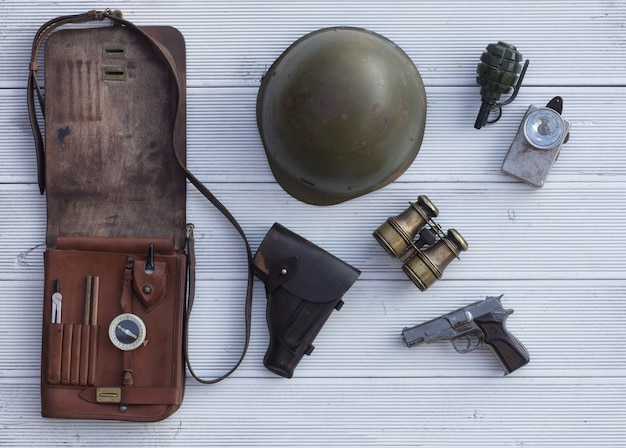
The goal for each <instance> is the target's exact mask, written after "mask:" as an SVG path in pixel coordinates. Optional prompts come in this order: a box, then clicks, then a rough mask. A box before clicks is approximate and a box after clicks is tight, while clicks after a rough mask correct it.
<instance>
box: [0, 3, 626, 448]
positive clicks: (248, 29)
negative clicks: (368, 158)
mask: <svg viewBox="0 0 626 448" xmlns="http://www.w3.org/2000/svg"><path fill="white" fill-rule="evenodd" d="M102 7H111V8H120V9H123V10H124V12H125V14H126V17H127V18H128V19H130V20H132V21H134V22H135V23H137V24H140V25H156V24H158V25H171V26H175V27H177V28H178V29H180V30H181V32H182V33H183V35H184V36H185V39H186V43H187V58H188V87H189V89H188V141H189V166H190V168H191V169H192V171H193V172H194V173H196V175H197V176H198V177H200V178H201V179H202V180H203V181H205V182H206V183H207V185H208V186H209V188H211V189H212V191H213V192H214V193H215V194H216V196H218V197H219V198H220V199H221V200H222V201H223V202H224V204H225V205H226V206H227V207H229V208H230V209H231V211H232V212H233V214H234V215H235V216H236V217H237V218H238V219H239V221H240V223H241V224H242V226H243V228H244V230H245V231H246V233H247V234H248V236H249V239H250V242H251V245H252V247H253V250H255V249H256V247H258V245H259V243H260V241H261V240H262V238H263V236H264V235H265V233H266V232H267V230H268V229H269V227H270V226H271V225H272V223H273V222H275V221H278V222H280V223H282V224H284V225H285V226H287V227H289V228H291V229H292V230H294V231H296V232H298V233H300V234H301V235H302V236H304V237H306V238H308V239H310V240H312V241H314V242H316V243H317V244H319V245H320V246H322V247H324V248H326V249H327V250H329V251H330V252H332V253H334V254H335V255H337V256H339V257H340V258H342V259H344V260H345V261H347V262H349V263H351V264H353V265H354V266H356V267H358V268H359V269H361V270H362V271H363V274H362V276H361V277H360V279H359V280H358V281H357V283H356V284H355V285H354V287H353V288H352V289H351V290H350V291H349V292H348V294H346V296H345V297H344V300H345V302H346V306H345V307H344V308H343V309H342V311H341V312H339V313H334V314H333V316H332V317H331V318H330V320H329V321H328V323H327V324H326V325H325V327H324V328H323V330H322V332H321V333H320V335H319V336H318V338H317V339H316V342H315V345H316V350H315V352H314V353H313V354H312V355H311V356H310V357H308V358H306V359H304V360H303V361H302V362H301V363H300V365H299V366H298V368H297V369H296V374H295V377H294V378H293V379H290V380H288V379H284V378H279V377H276V376H275V375H273V374H271V373H270V372H269V371H267V370H266V369H265V368H264V367H263V365H262V357H263V354H264V353H265V349H266V346H267V342H268V337H267V329H266V326H265V315H264V313H265V298H264V290H263V287H262V284H261V283H260V282H259V281H258V280H257V281H256V283H255V302H254V307H253V328H252V340H251V346H250V350H249V354H248V356H247V357H246V360H245V361H244V363H243V365H242V366H241V367H240V369H239V370H238V371H237V372H236V373H235V374H234V375H233V377H231V378H229V379H227V380H225V381H223V382H221V383H219V384H217V385H214V386H203V385H200V384H198V383H195V382H194V381H193V380H192V379H189V381H188V385H187V391H186V395H185V401H184V403H183V406H182V407H181V409H180V410H179V411H178V412H177V413H176V414H174V415H173V416H172V417H170V418H169V419H167V420H165V421H163V422H158V423H151V424H135V423H120V422H93V421H70V420H51V419H43V418H41V417H40V414H39V381H38V376H39V350H40V349H39V347H40V340H41V334H40V319H41V317H40V315H41V294H42V278H43V265H42V251H43V242H44V235H45V198H44V197H42V196H40V195H39V194H38V189H37V186H36V185H35V182H36V170H35V156H34V149H33V144H32V136H31V133H30V129H29V126H28V117H27V110H26V104H25V85H26V78H27V67H28V59H29V52H30V45H31V41H32V37H33V35H34V33H35V32H36V30H37V28H38V27H39V25H41V24H42V23H43V22H45V21H47V20H48V19H50V18H52V17H55V16H57V15H62V14H73V13H79V12H83V11H86V10H89V9H93V8H102ZM625 21H626V2H624V1H592V2H589V1H575V0H572V1H558V0H557V1H551V2H546V1H476V2H466V1H457V2H441V1H419V2H417V1H387V2H375V1H367V0H361V1H351V0H343V1H302V2H298V1H273V2H263V1H252V0H251V1H243V0H231V1H211V2H199V1H192V0H183V1H178V2H166V1H161V0H152V1H112V2H111V3H109V4H106V5H96V4H93V3H91V2H86V1H73V0H72V1H65V2H49V1H42V0H41V1H32V0H29V1H18V0H13V1H7V0H0V58H1V60H0V62H1V63H0V446H7V447H13V446H15V447H18V446H29V447H33V446H46V447H54V446H135V447H138V446H150V447H154V446H168V447H173V446H181V447H191V446H215V447H224V446H266V447H276V446H285V447H287V446H288V447H293V446H337V447H342V446H345V447H347V446H354V447H363V446H425V447H451V446H465V447H509V446H511V447H557V446H562V447H568V448H569V447H621V446H625V445H626V426H625V425H624V421H626V346H625V344H624V343H623V340H624V337H625V335H626V330H625V327H626V269H625V267H626V250H625V249H626V231H625V230H624V224H623V222H624V219H625V218H626V206H625V198H624V195H625V193H626V176H625V174H626V144H625V143H624V141H625V140H626V135H625V134H626V131H625V130H624V129H625V126H624V122H625V120H626V107H625V106H624V104H625V101H626V57H625V56H624V48H625V47H626V30H625V28H624V27H625ZM332 25H350V26H359V27H364V28H368V29H370V30H372V31H376V32H378V33H381V34H383V35H385V36H386V37H388V38H390V39H392V40H393V41H395V42H396V43H397V44H398V45H400V46H401V47H402V48H403V49H404V50H405V51H406V52H407V53H408V54H409V56H410V57H411V58H412V59H413V61H414V62H415V64H416V66H417V67H418V69H419V70H420V73H421V74H422V77H423V79H424V83H425V85H426V92H427V96H428V120H427V126H426V136H425V139H424V143H423V145H422V149H421V151H420V154H419V155H418V157H417V159H416V161H415V163H414V164H413V165H412V166H411V167H410V168H409V170H408V171H407V172H406V173H405V174H404V175H403V176H402V177H401V178H400V179H398V180H397V181H396V182H394V183H393V184H392V185H390V186H388V187H386V188H384V189H382V190H379V191H377V192H375V193H372V194H370V195H367V196H364V197H361V198H358V199H355V200H353V201H349V202H347V203H344V204H340V205H337V206H332V207H315V206H310V205H306V204H303V203H300V202H298V201H296V200H294V199H292V198H291V197H290V196H288V195H287V194H286V193H284V192H283V191H282V190H281V188H280V187H279V186H278V185H277V184H276V183H275V181H274V179H273V177H272V175H271V172H270V170H269V167H268V165H267V161H266V159H265V155H264V151H263V148H262V145H261V142H260V139H259V136H258V132H257V129H256V122H255V101H256V94H257V89H258V86H259V82H260V79H261V76H262V75H263V74H264V72H265V71H266V70H267V68H268V67H269V66H270V65H271V63H272V62H273V61H274V59H275V58H276V57H278V55H279V54H280V53H281V52H282V51H283V50H284V49H285V48H286V47H287V46H288V45H289V44H290V43H292V42H293V41H294V40H295V39H297V38H299V37H300V36H302V35H304V34H306V33H308V32H310V31H313V30H316V29H318V28H321V27H325V26H332ZM497 40H504V41H507V42H510V43H513V44H515V45H516V46H517V47H518V48H519V49H520V50H521V51H522V53H523V54H524V57H525V58H528V59H530V60H531V63H530V67H529V70H528V73H527V75H526V78H525V81H524V87H522V89H521V91H520V94H519V96H518V99H517V100H516V101H515V102H514V103H513V104H511V105H509V106H506V107H505V108H504V115H503V118H502V120H501V121H500V122H499V123H498V124H496V125H494V126H490V127H487V128H484V129H481V130H480V131H477V130H475V129H474V128H473V123H474V119H475V117H476V113H477V111H478V107H479V101H480V100H479V95H478V90H479V89H478V87H477V86H476V85H475V84H474V71H475V67H476V64H477V62H478V58H479V56H480V54H481V52H482V51H483V49H484V47H485V46H486V45H487V44H488V43H490V42H495V41H497ZM555 95H561V96H562V97H563V99H564V116H565V118H567V119H568V120H570V121H571V122H572V130H571V139H570V142H569V143H568V144H567V145H566V146H565V147H564V149H563V151H562V152H561V155H560V157H559V159H558V161H557V163H556V165H555V166H554V168H553V170H552V173H551V175H550V177H549V179H548V182H547V184H546V186H545V187H544V188H543V189H541V190H535V189H532V188H531V187H528V186H526V185H523V184H521V183H519V182H517V181H515V180H513V179H512V178H509V177H507V176H504V175H502V174H501V173H500V164H501V163H502V159H503V158H504V155H505V154H506V151H507V149H508V146H509V144H510V142H511V140H512V139H513V136H514V134H515V132H516V131H517V127H518V125H519V121H520V120H521V117H522V116H523V114H524V112H525V111H526V109H527V107H528V106H529V105H530V104H539V105H543V104H545V103H547V102H548V101H549V100H550V99H551V98H552V97H553V96H555ZM418 194H427V195H428V196H429V197H430V198H431V199H432V200H433V202H435V204H436V205H437V206H438V207H439V209H440V217H439V219H438V221H439V223H440V224H441V225H442V226H444V227H446V228H447V227H455V228H457V229H458V230H459V231H460V232H461V233H462V234H463V236H464V237H465V238H466V239H467V240H468V242H469V244H470V249H469V251H468V252H466V253H464V254H463V256H462V260H461V261H455V262H453V263H452V264H451V265H450V266H449V267H448V269H447V270H446V272H445V276H444V279H442V280H441V281H439V282H438V283H436V284H435V285H434V286H433V287H432V288H431V289H429V290H428V291H427V292H419V291H418V290H417V288H415V287H414V286H413V285H412V283H411V282H410V281H409V280H408V279H407V278H406V277H405V276H404V274H402V272H401V271H400V266H399V262H398V261H397V260H393V259H392V258H390V257H389V256H387V255H386V253H384V252H383V251H382V249H381V248H380V247H379V246H378V244H377V243H376V242H375V241H374V240H373V239H372V238H371V232H372V230H374V229H375V228H376V227H377V226H378V225H379V224H380V223H382V222H383V221H384V220H385V219H386V218H387V216H390V215H394V214H396V213H398V212H399V211H400V210H402V209H403V208H404V207H405V206H406V205H407V203H408V201H410V200H415V198H416V196H417V195H418ZM188 216H189V219H190V220H191V221H193V222H194V223H195V225H196V229H197V244H198V247H197V252H198V256H199V260H198V265H199V266H198V274H199V281H198V299H197V301H196V303H197V304H196V307H195V315H194V316H193V321H192V323H191V332H192V347H191V354H192V358H193V363H194V365H195V368H196V369H197V370H198V371H199V372H200V373H202V374H203V375H206V376H210V375H214V374H219V373H220V372H222V371H224V370H226V369H228V367H229V366H230V365H231V363H232V362H233V361H234V359H236V357H237V354H238V350H239V349H240V347H241V341H242V333H243V320H242V305H243V294H244V292H243V289H244V281H245V271H244V269H245V259H244V255H243V245H242V243H241V242H240V240H239V239H238V238H237V235H236V233H235V232H234V231H233V230H232V229H231V228H230V227H229V225H228V223H227V221H226V220H225V219H224V218H222V217H221V216H220V215H219V213H218V212H217V211H216V210H215V209H213V208H212V207H211V206H210V205H209V204H208V203H207V202H206V201H205V200H204V199H203V198H201V196H200V195H199V194H198V193H196V192H195V191H193V189H191V188H190V189H189V194H188ZM498 294H504V298H503V302H504V304H505V306H507V307H510V308H514V309H515V313H514V314H513V315H512V316H511V317H510V318H509V320H508V328H509V329H510V330H511V331H512V332H513V333H514V334H515V335H516V336H517V337H518V338H519V339H520V340H521V341H522V342H523V343H524V344H525V345H526V347H527V348H528V350H529V352H530V355H531V362H530V364H529V365H527V366H526V367H524V368H522V369H520V370H518V371H517V372H515V373H513V374H512V375H510V376H508V377H503V376H502V369H501V367H500V365H499V364H498V363H497V361H496V360H495V358H494V357H493V355H492V354H491V353H490V352H489V351H487V350H480V351H477V352H474V353H472V354H468V355H459V354H457V353H456V352H455V351H454V350H453V348H452V347H451V345H449V344H446V343H440V344H434V345H429V346H423V347H418V348H414V349H411V350H409V349H407V348H406V347H404V344H403V343H402V341H401V339H400V336H399V333H400V330H401V328H402V327H404V326H406V325H413V324H416V323H419V322H422V321H425V320H428V319H430V318H432V317H435V316H438V315H440V314H443V313H446V312H449V311H451V310H453V309H456V308H458V307H460V306H463V305H465V304H468V303H471V302H472V301H475V300H480V299H481V298H484V297H485V296H487V295H498Z"/></svg>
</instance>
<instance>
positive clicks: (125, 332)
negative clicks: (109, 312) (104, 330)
mask: <svg viewBox="0 0 626 448" xmlns="http://www.w3.org/2000/svg"><path fill="white" fill-rule="evenodd" d="M109 339H111V342H112V343H113V345H115V346H116V347H117V348H119V349H120V350H124V351H128V350H135V349H136V348H139V347H140V346H141V344H143V342H144V341H145V339H146V325H145V324H144V323H143V320H141V318H140V317H139V316H137V315H136V314H131V313H124V314H120V315H119V316H117V317H116V318H115V319H113V320H112V321H111V324H110V325H109Z"/></svg>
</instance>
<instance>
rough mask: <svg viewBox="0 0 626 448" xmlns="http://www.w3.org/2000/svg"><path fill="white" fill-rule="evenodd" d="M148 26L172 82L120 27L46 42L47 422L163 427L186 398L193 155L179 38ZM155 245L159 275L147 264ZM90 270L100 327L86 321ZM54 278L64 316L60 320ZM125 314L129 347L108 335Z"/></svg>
mask: <svg viewBox="0 0 626 448" xmlns="http://www.w3.org/2000/svg"><path fill="white" fill-rule="evenodd" d="M141 29H142V30H143V32H145V33H146V34H147V35H149V36H150V37H151V38H152V39H154V40H155V41H157V42H158V44H159V45H162V46H163V47H164V48H166V49H167V50H169V53H170V54H171V56H172V58H173V59H174V60H175V62H176V73H177V78H178V79H177V80H174V79H173V77H172V73H171V72H170V71H169V69H168V65H166V64H165V63H164V62H163V61H162V60H161V59H160V57H159V56H158V55H157V53H156V52H155V51H154V47H153V44H154V43H150V42H149V39H146V37H145V36H143V35H141V34H140V33H137V32H136V31H134V30H131V29H129V28H128V27H126V26H118V25H116V26H109V27H95V28H94V27H90V28H85V29H67V30H62V31H56V32H54V33H53V34H51V35H50V37H49V38H48V39H47V41H46V46H45V60H44V68H45V87H46V88H45V91H46V92H45V93H46V98H45V126H46V128H45V130H46V132H45V169H46V176H45V179H46V181H45V186H46V199H47V232H46V242H47V250H46V253H45V265H44V266H45V280H44V281H45V284H44V303H43V305H44V307H43V329H42V359H41V410H42V415H43V416H45V417H61V418H83V419H115V420H129V421H157V420H162V419H164V418H166V417H168V416H169V415H171V414H172V413H173V412H175V411H176V410H177V409H178V408H179V406H180V405H181V403H182V400H183V394H184V386H185V367H184V345H183V342H184V341H183V334H184V333H183V332H184V328H183V327H184V324H183V322H184V314H185V292H186V273H187V258H186V255H185V253H184V247H185V229H186V203H185V198H186V191H185V185H186V182H185V173H184V171H183V170H182V169H181V167H180V164H179V163H178V162H177V160H176V154H175V153H174V150H177V151H178V153H177V154H178V157H179V158H180V159H182V160H184V159H185V154H184V152H185V132H184V129H185V126H184V121H185V116H184V107H183V108H182V109H181V107H180V102H179V95H182V98H184V95H185V90H184V87H185V86H184V79H185V44H184V39H183V37H182V35H181V34H180V33H179V32H178V31H177V30H176V29H174V28H171V27H158V26H157V27H142V28H141ZM170 66H171V64H170ZM175 122H177V123H178V125H176V126H175ZM181 123H182V125H181ZM150 243H153V244H154V262H155V263H154V264H155V271H154V273H152V274H149V273H146V272H145V271H144V269H143V267H144V266H145V264H146V261H147V257H148V245H149V244H150ZM94 277H97V278H98V279H99V290H98V296H99V299H98V302H97V319H96V320H95V322H94V321H89V320H87V319H86V318H85V315H86V311H85V308H86V306H87V305H86V303H87V301H86V294H87V293H86V291H87V290H88V288H87V287H86V282H87V279H88V278H94ZM57 281H60V292H61V293H62V296H63V302H62V315H61V322H60V323H52V299H51V297H52V294H53V292H54V288H55V284H57ZM123 313H132V314H133V315H135V316H137V317H138V318H139V319H141V321H142V322H143V323H144V324H145V329H146V331H145V334H146V340H145V341H144V342H143V344H141V345H140V346H139V347H138V348H136V349H134V350H129V351H123V350H121V349H120V348H118V347H116V346H115V345H113V343H112V342H111V338H110V337H109V325H110V323H111V322H112V321H113V319H114V318H116V316H119V315H121V314H123ZM114 330H115V329H114V328H113V331H114ZM109 400H110V401H109Z"/></svg>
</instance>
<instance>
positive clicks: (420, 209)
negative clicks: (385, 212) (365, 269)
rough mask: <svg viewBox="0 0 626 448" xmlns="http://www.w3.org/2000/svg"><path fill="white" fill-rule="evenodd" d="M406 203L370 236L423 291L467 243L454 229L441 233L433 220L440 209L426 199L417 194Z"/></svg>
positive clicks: (466, 247)
mask: <svg viewBox="0 0 626 448" xmlns="http://www.w3.org/2000/svg"><path fill="white" fill-rule="evenodd" d="M409 204H410V205H409V207H408V208H407V209H406V210H404V211H403V212H402V213H400V214H399V215H397V216H392V217H389V218H387V220H386V221H385V222H384V223H383V224H381V225H380V226H379V227H378V228H377V229H376V230H375V231H374V233H373V236H374V238H375V239H376V241H378V243H379V244H380V245H381V246H382V247H383V248H384V249H385V250H386V251H387V253H388V254H389V255H391V256H392V257H394V258H399V259H400V260H401V261H402V262H403V265H402V270H403V271H404V273H405V274H406V275H407V276H408V277H409V278H410V279H411V281H412V282H413V283H414V284H415V285H416V286H417V287H418V288H419V289H420V290H421V291H425V290H426V289H428V288H429V287H430V286H431V285H432V284H433V283H435V281H437V280H438V279H440V278H441V277H442V275H443V271H444V269H445V268H446V267H447V266H448V265H449V264H450V262H451V261H452V260H453V259H454V258H459V254H460V253H461V252H462V251H466V250H467V249H468V244H467V241H465V239H464V238H463V237H462V236H461V234H460V233H459V232H458V231H456V230H455V229H450V230H448V231H447V233H444V232H443V230H442V229H441V227H440V226H439V224H437V223H436V222H435V221H433V219H432V218H435V217H437V216H438V215H439V209H437V207H436V206H435V204H433V203H432V202H431V201H430V199H428V197H426V196H425V195H420V196H418V198H417V202H409ZM416 237H417V238H416ZM423 248H425V249H423Z"/></svg>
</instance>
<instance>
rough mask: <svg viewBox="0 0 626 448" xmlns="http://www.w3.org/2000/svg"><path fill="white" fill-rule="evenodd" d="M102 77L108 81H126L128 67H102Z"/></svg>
mask: <svg viewBox="0 0 626 448" xmlns="http://www.w3.org/2000/svg"><path fill="white" fill-rule="evenodd" d="M102 79H104V80H106V81H126V67H122V66H106V67H102Z"/></svg>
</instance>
